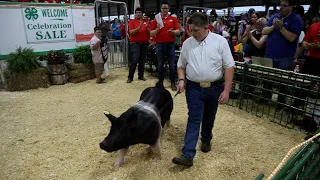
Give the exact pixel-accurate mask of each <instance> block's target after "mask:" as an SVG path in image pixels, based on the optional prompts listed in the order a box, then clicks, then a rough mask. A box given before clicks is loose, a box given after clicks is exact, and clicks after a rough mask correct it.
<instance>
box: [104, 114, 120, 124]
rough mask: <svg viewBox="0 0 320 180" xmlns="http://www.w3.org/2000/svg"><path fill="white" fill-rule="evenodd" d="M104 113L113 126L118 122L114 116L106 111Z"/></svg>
mask: <svg viewBox="0 0 320 180" xmlns="http://www.w3.org/2000/svg"><path fill="white" fill-rule="evenodd" d="M103 113H104V115H106V116H107V118H108V119H109V120H110V122H111V124H112V123H114V122H115V121H116V119H117V118H116V117H114V116H113V115H112V114H110V112H108V111H104V112H103Z"/></svg>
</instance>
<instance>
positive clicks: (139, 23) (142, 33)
mask: <svg viewBox="0 0 320 180" xmlns="http://www.w3.org/2000/svg"><path fill="white" fill-rule="evenodd" d="M148 23H149V22H148V20H146V19H143V18H142V9H141V8H140V7H138V8H137V9H136V10H135V19H133V20H131V21H130V22H129V28H128V31H129V34H130V51H131V65H130V68H129V75H128V80H127V83H131V82H132V81H133V76H134V72H135V71H136V67H137V64H138V63H139V68H138V79H139V80H142V81H145V80H146V79H145V78H144V64H145V60H146V56H147V52H148V41H149V29H148Z"/></svg>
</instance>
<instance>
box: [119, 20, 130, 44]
mask: <svg viewBox="0 0 320 180" xmlns="http://www.w3.org/2000/svg"><path fill="white" fill-rule="evenodd" d="M126 21H128V18H127V17H126V16H123V22H122V23H121V24H120V28H119V31H120V32H121V37H122V39H124V38H126V33H127V31H126Z"/></svg>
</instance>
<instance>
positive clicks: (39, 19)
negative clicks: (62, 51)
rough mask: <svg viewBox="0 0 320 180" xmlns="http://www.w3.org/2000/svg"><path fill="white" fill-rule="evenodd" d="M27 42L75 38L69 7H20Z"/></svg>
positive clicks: (70, 39) (58, 40)
mask: <svg viewBox="0 0 320 180" xmlns="http://www.w3.org/2000/svg"><path fill="white" fill-rule="evenodd" d="M22 14H23V19H24V27H25V30H26V34H27V42H28V44H29V43H41V42H60V41H72V40H74V39H75V35H74V30H73V28H74V27H73V22H72V11H71V7H36V6H26V7H23V8H22Z"/></svg>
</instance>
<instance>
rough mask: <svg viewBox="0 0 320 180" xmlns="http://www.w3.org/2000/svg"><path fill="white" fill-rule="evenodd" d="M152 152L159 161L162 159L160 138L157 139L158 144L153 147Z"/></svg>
mask: <svg viewBox="0 0 320 180" xmlns="http://www.w3.org/2000/svg"><path fill="white" fill-rule="evenodd" d="M151 150H152V152H153V154H154V155H156V157H157V158H158V159H162V157H161V150H160V136H159V138H158V139H157V142H156V143H155V144H154V145H153V146H151Z"/></svg>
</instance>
